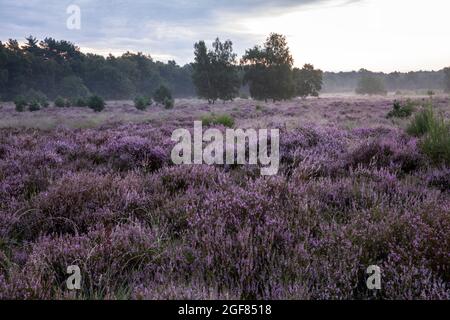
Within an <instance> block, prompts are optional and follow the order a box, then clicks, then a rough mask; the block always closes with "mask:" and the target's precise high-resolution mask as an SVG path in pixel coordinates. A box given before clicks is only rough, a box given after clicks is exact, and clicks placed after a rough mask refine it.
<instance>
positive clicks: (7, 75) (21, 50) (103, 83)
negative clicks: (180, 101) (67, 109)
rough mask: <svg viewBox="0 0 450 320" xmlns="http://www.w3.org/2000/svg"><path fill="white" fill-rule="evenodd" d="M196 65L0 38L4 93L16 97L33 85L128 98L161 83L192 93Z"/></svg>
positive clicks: (54, 91) (53, 91)
mask: <svg viewBox="0 0 450 320" xmlns="http://www.w3.org/2000/svg"><path fill="white" fill-rule="evenodd" d="M191 74H192V66H191V65H190V64H187V65H185V66H179V65H177V64H176V63H175V61H169V62H168V63H162V62H159V61H154V60H153V59H152V58H151V56H149V55H145V54H142V53H137V54H135V53H130V52H127V53H125V54H123V55H122V56H120V57H114V56H112V55H109V56H108V57H103V56H101V55H96V54H91V53H88V54H84V53H82V52H81V51H80V49H79V48H78V47H77V46H76V45H74V44H73V43H71V42H68V41H65V40H61V41H58V40H55V39H53V38H45V39H44V40H42V41H38V40H37V39H36V38H34V37H32V36H29V37H28V38H26V42H25V44H24V45H19V43H18V41H17V40H13V39H10V40H9V41H7V42H6V43H2V42H0V97H1V98H2V99H3V100H12V99H14V98H15V97H16V96H18V95H26V93H27V92H28V91H30V90H32V91H34V92H36V91H38V92H41V93H44V94H45V95H46V96H48V97H49V98H50V99H54V98H56V97H58V96H62V97H64V98H72V97H87V96H89V95H91V94H95V95H99V96H102V97H105V98H107V99H129V98H133V97H135V96H140V95H143V96H145V95H149V94H152V93H153V92H154V91H155V90H156V89H158V88H159V87H160V86H161V85H164V86H166V87H168V88H169V89H170V90H171V91H172V92H173V94H174V95H175V96H176V97H182V96H192V95H194V94H195V90H194V87H193V84H192V81H191Z"/></svg>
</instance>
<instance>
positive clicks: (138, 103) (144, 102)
mask: <svg viewBox="0 0 450 320" xmlns="http://www.w3.org/2000/svg"><path fill="white" fill-rule="evenodd" d="M151 105H152V99H151V98H147V97H136V98H135V99H134V106H135V107H136V109H138V110H146V109H147V107H148V106H151Z"/></svg>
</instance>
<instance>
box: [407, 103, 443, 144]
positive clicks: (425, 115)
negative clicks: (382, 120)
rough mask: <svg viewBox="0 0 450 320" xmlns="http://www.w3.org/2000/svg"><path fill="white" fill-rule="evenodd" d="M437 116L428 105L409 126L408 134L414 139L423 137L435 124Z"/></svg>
mask: <svg viewBox="0 0 450 320" xmlns="http://www.w3.org/2000/svg"><path fill="white" fill-rule="evenodd" d="M435 122H436V116H435V114H434V110H433V107H432V106H431V105H428V106H427V107H425V108H424V109H423V110H421V111H420V112H419V113H417V114H416V115H415V117H414V118H413V120H412V121H411V123H410V124H409V126H408V128H407V129H406V132H407V133H408V134H410V135H412V136H414V137H421V136H423V135H424V134H425V133H427V132H429V131H430V128H431V127H432V126H433V125H434V124H435Z"/></svg>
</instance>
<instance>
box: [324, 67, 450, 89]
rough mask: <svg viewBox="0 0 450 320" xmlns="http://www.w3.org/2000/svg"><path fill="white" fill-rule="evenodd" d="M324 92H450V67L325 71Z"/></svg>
mask: <svg viewBox="0 0 450 320" xmlns="http://www.w3.org/2000/svg"><path fill="white" fill-rule="evenodd" d="M323 82H324V86H323V92H353V91H355V89H356V91H357V92H360V91H361V89H363V90H362V91H363V92H365V91H367V90H364V88H367V87H369V86H370V87H372V89H373V90H376V91H385V92H386V91H390V92H396V91H418V90H436V91H437V90H444V91H446V92H450V68H444V69H442V70H439V71H411V72H407V73H401V72H391V73H383V72H371V71H369V70H366V69H360V70H359V71H351V72H325V73H324V75H323Z"/></svg>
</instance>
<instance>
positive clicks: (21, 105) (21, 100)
mask: <svg viewBox="0 0 450 320" xmlns="http://www.w3.org/2000/svg"><path fill="white" fill-rule="evenodd" d="M14 104H15V105H16V111H17V112H24V111H25V108H26V107H27V105H28V103H27V100H26V99H25V97H24V96H17V97H16V98H15V99H14Z"/></svg>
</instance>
